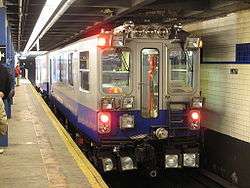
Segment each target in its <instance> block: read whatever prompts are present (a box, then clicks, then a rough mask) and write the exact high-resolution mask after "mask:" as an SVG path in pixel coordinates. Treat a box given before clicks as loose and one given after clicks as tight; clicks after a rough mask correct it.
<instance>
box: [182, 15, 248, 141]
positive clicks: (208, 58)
mask: <svg viewBox="0 0 250 188" xmlns="http://www.w3.org/2000/svg"><path fill="white" fill-rule="evenodd" d="M185 29H186V30H188V31H191V32H192V33H195V34H197V35H198V36H201V37H202V39H203V41H204V48H203V62H202V65H201V87H202V95H203V96H204V97H205V98H206V109H207V113H206V114H205V117H204V123H205V126H207V127H208V128H210V129H212V130H215V131H217V132H220V133H223V134H226V135H229V136H231V137H234V138H237V139H239V140H242V141H245V142H250V44H248V43H250V10H247V11H241V12H237V13H232V14H229V15H227V16H226V17H221V18H216V19H212V20H208V21H203V22H198V23H193V24H190V25H187V26H185ZM232 69H233V70H232ZM231 71H232V73H230V72H231ZM237 71H238V74H233V73H236V72H237Z"/></svg>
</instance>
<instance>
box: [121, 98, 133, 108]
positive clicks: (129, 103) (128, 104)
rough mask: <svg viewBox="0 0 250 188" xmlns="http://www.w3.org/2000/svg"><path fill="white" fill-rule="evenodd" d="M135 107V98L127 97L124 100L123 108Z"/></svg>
mask: <svg viewBox="0 0 250 188" xmlns="http://www.w3.org/2000/svg"><path fill="white" fill-rule="evenodd" d="M133 107H134V97H125V98H123V102H122V108H124V109H131V108H133Z"/></svg>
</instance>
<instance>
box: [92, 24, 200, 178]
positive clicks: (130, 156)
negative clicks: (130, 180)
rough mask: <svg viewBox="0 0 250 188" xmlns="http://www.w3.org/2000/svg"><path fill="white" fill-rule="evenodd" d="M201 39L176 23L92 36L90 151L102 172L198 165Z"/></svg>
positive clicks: (128, 26) (153, 171)
mask: <svg viewBox="0 0 250 188" xmlns="http://www.w3.org/2000/svg"><path fill="white" fill-rule="evenodd" d="M201 44H202V43H201V40H200V39H199V38H197V37H192V36H191V35H189V34H188V33H187V32H185V31H183V30H182V29H181V27H180V26H173V27H172V28H171V29H167V28H165V27H163V26H158V25H157V26H137V27H136V26H134V25H133V24H131V23H130V24H126V25H124V26H123V27H119V28H118V29H116V30H115V31H114V32H112V33H111V32H102V33H101V34H100V35H99V37H98V45H99V46H98V48H99V55H100V79H99V80H100V83H99V85H100V94H99V102H98V104H99V111H98V116H97V124H98V134H99V138H100V139H99V142H98V143H97V144H96V146H95V149H94V153H95V155H96V159H97V160H96V165H98V166H99V167H100V168H101V169H102V170H103V171H104V172H109V171H114V170H118V171H128V170H135V169H143V170H146V171H148V172H149V174H150V176H152V177H154V176H156V175H157V172H158V171H159V170H162V169H170V168H197V167H199V157H200V144H199V140H200V130H201V129H200V124H201V119H202V117H201V108H202V98H201V97H200V81H199V72H200V47H201Z"/></svg>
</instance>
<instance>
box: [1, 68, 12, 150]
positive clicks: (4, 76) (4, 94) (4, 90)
mask: <svg viewBox="0 0 250 188" xmlns="http://www.w3.org/2000/svg"><path fill="white" fill-rule="evenodd" d="M10 91H11V80H10V75H9V72H8V69H7V68H6V67H4V66H3V65H2V64H0V136H1V135H5V134H6V133H7V130H8V123H7V116H6V112H5V109H4V103H3V100H6V99H7V98H8V96H9V94H10ZM3 152H4V149H3V148H1V146H0V154H2V153H3Z"/></svg>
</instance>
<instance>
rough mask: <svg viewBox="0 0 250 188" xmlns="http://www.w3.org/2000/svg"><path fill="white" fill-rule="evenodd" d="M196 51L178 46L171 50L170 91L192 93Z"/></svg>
mask: <svg viewBox="0 0 250 188" xmlns="http://www.w3.org/2000/svg"><path fill="white" fill-rule="evenodd" d="M195 54H196V53H195V51H192V50H182V48H181V47H177V48H174V49H171V50H169V61H170V63H169V79H168V80H169V84H168V86H169V87H168V88H169V91H170V93H190V92H192V91H193V89H194V70H195V61H194V60H195Z"/></svg>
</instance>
